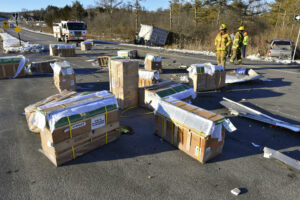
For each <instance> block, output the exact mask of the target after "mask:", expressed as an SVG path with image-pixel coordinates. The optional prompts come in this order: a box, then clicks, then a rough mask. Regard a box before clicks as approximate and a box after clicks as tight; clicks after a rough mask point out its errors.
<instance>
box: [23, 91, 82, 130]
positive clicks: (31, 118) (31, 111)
mask: <svg viewBox="0 0 300 200" xmlns="http://www.w3.org/2000/svg"><path fill="white" fill-rule="evenodd" d="M75 93H76V92H74V91H67V90H64V91H62V93H60V94H55V95H52V96H50V97H48V98H46V99H43V100H41V101H39V102H36V103H34V104H32V105H29V106H27V107H26V108H25V109H24V110H25V116H26V120H27V124H28V128H29V130H30V131H31V132H34V133H40V132H41V129H39V128H38V127H37V126H36V125H35V124H34V122H35V121H36V120H37V113H38V107H40V106H43V105H45V104H48V103H54V102H58V101H62V100H64V99H68V98H70V97H71V96H72V95H74V94H75Z"/></svg>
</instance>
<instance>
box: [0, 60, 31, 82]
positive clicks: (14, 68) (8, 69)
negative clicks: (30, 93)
mask: <svg viewBox="0 0 300 200" xmlns="http://www.w3.org/2000/svg"><path fill="white" fill-rule="evenodd" d="M22 59H25V58H24V57H22V56H5V57H0V79H3V78H12V77H14V76H15V75H16V73H17V72H18V68H19V66H20V68H21V69H20V72H19V74H18V75H17V77H23V76H25V75H26V74H25V69H24V67H25V63H24V65H22V64H21V65H20V62H21V61H22ZM24 62H25V61H24Z"/></svg>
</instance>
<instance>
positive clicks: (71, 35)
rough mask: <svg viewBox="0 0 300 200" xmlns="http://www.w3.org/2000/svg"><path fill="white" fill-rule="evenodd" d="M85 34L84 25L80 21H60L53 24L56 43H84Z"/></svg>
mask: <svg viewBox="0 0 300 200" xmlns="http://www.w3.org/2000/svg"><path fill="white" fill-rule="evenodd" d="M86 34H87V31H86V25H85V23H84V22H82V21H61V22H60V23H54V24H53V35H54V37H55V38H56V40H57V41H64V42H65V43H68V42H69V41H84V40H86V38H87V37H86Z"/></svg>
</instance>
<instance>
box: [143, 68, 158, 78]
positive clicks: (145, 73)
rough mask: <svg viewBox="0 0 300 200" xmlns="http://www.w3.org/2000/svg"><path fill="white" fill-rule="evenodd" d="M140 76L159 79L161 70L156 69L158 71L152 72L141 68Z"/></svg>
mask: <svg viewBox="0 0 300 200" xmlns="http://www.w3.org/2000/svg"><path fill="white" fill-rule="evenodd" d="M139 78H142V79H151V80H153V79H156V80H158V79H159V72H158V71H156V72H153V71H152V72H151V71H146V70H139Z"/></svg>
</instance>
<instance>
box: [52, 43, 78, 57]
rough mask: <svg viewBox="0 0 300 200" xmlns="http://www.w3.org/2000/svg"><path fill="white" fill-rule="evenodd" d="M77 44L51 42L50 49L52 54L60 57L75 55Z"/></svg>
mask: <svg viewBox="0 0 300 200" xmlns="http://www.w3.org/2000/svg"><path fill="white" fill-rule="evenodd" d="M75 49H76V46H75V45H65V44H50V45H49V51H50V56H58V57H74V56H76V53H75Z"/></svg>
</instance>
